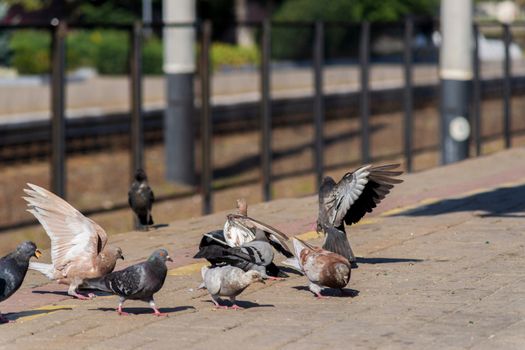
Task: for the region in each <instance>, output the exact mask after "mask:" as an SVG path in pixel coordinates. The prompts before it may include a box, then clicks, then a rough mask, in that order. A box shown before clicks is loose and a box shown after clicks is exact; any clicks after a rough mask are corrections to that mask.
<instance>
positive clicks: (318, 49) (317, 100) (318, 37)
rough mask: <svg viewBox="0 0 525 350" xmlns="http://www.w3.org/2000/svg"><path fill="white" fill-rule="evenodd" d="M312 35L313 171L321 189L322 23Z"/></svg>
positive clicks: (322, 140) (322, 166)
mask: <svg viewBox="0 0 525 350" xmlns="http://www.w3.org/2000/svg"><path fill="white" fill-rule="evenodd" d="M314 28H315V34H314V37H315V39H314V52H313V56H314V86H315V97H314V120H315V169H316V175H317V188H320V187H321V181H322V180H323V170H324V99H323V65H324V23H323V22H321V21H317V22H315V27H314Z"/></svg>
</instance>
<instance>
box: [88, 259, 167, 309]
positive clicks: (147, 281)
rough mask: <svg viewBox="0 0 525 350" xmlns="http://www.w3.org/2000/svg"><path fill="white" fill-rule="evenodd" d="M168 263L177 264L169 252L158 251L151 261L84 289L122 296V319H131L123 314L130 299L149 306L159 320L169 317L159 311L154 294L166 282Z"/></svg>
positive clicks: (120, 304) (100, 278) (119, 307)
mask: <svg viewBox="0 0 525 350" xmlns="http://www.w3.org/2000/svg"><path fill="white" fill-rule="evenodd" d="M166 261H173V260H172V259H171V257H170V256H169V254H168V252H167V251H166V250H165V249H157V250H156V251H154V252H153V253H152V254H151V255H150V257H149V258H148V260H146V261H144V262H141V263H138V264H135V265H131V266H130V267H128V268H126V269H124V270H120V271H115V272H112V273H110V274H107V275H105V276H102V277H99V278H93V279H87V280H85V281H84V284H83V285H82V287H83V288H91V289H98V290H101V291H104V292H108V293H113V294H116V295H118V296H119V297H120V301H119V304H118V308H117V312H118V314H119V315H129V314H128V313H127V312H124V311H122V304H124V302H125V301H126V300H127V299H132V300H142V301H145V302H148V303H149V306H150V307H151V308H152V309H153V312H154V315H155V316H167V314H164V313H161V312H160V311H159V310H158V309H157V307H156V306H155V301H154V300H153V294H155V293H157V292H158V291H159V290H160V289H161V288H162V285H163V284H164V280H165V279H166V274H167V273H168V267H167V266H166Z"/></svg>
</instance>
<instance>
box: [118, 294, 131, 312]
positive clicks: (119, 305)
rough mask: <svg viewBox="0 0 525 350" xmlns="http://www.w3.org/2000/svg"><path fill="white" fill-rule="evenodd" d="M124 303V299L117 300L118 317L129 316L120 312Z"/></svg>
mask: <svg viewBox="0 0 525 350" xmlns="http://www.w3.org/2000/svg"><path fill="white" fill-rule="evenodd" d="M125 301H126V299H124V298H120V299H119V303H118V308H117V313H118V314H119V316H129V313H127V312H124V311H122V305H123V304H124V302H125Z"/></svg>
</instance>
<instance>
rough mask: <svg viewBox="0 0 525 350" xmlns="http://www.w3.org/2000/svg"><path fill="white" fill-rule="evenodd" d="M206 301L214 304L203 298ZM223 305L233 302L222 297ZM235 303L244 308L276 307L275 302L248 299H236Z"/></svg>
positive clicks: (229, 304)
mask: <svg viewBox="0 0 525 350" xmlns="http://www.w3.org/2000/svg"><path fill="white" fill-rule="evenodd" d="M202 302H204V303H210V304H213V302H212V301H211V299H210V300H203V301H202ZM220 304H221V305H228V306H232V305H233V304H232V303H231V302H230V301H229V300H225V299H221V301H220ZM235 304H237V305H238V306H240V307H242V308H243V309H251V308H252V307H275V305H273V304H258V303H254V302H251V301H246V300H235Z"/></svg>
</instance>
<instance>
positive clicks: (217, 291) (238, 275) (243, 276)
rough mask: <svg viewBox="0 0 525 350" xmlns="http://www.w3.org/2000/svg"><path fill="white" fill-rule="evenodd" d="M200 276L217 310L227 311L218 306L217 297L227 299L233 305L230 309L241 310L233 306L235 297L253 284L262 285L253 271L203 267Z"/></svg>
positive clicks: (222, 306) (256, 273) (258, 274)
mask: <svg viewBox="0 0 525 350" xmlns="http://www.w3.org/2000/svg"><path fill="white" fill-rule="evenodd" d="M201 274H202V279H203V280H204V283H203V285H204V287H205V288H206V289H207V290H208V292H209V293H210V295H211V298H212V300H213V303H214V304H215V307H216V308H217V309H228V306H226V305H220V304H219V301H220V299H219V297H229V298H230V301H231V302H232V304H233V306H232V307H231V308H232V309H234V310H236V309H242V307H240V306H238V305H237V304H235V297H236V296H237V295H239V294H241V293H242V292H243V291H244V290H245V289H246V288H247V287H248V286H249V285H250V284H252V283H254V282H261V283H264V281H263V279H262V276H261V274H260V273H259V272H257V271H253V270H252V271H248V272H244V271H243V270H241V269H239V268H238V267H234V266H220V267H214V268H209V267H207V266H203V267H202V269H201Z"/></svg>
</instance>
